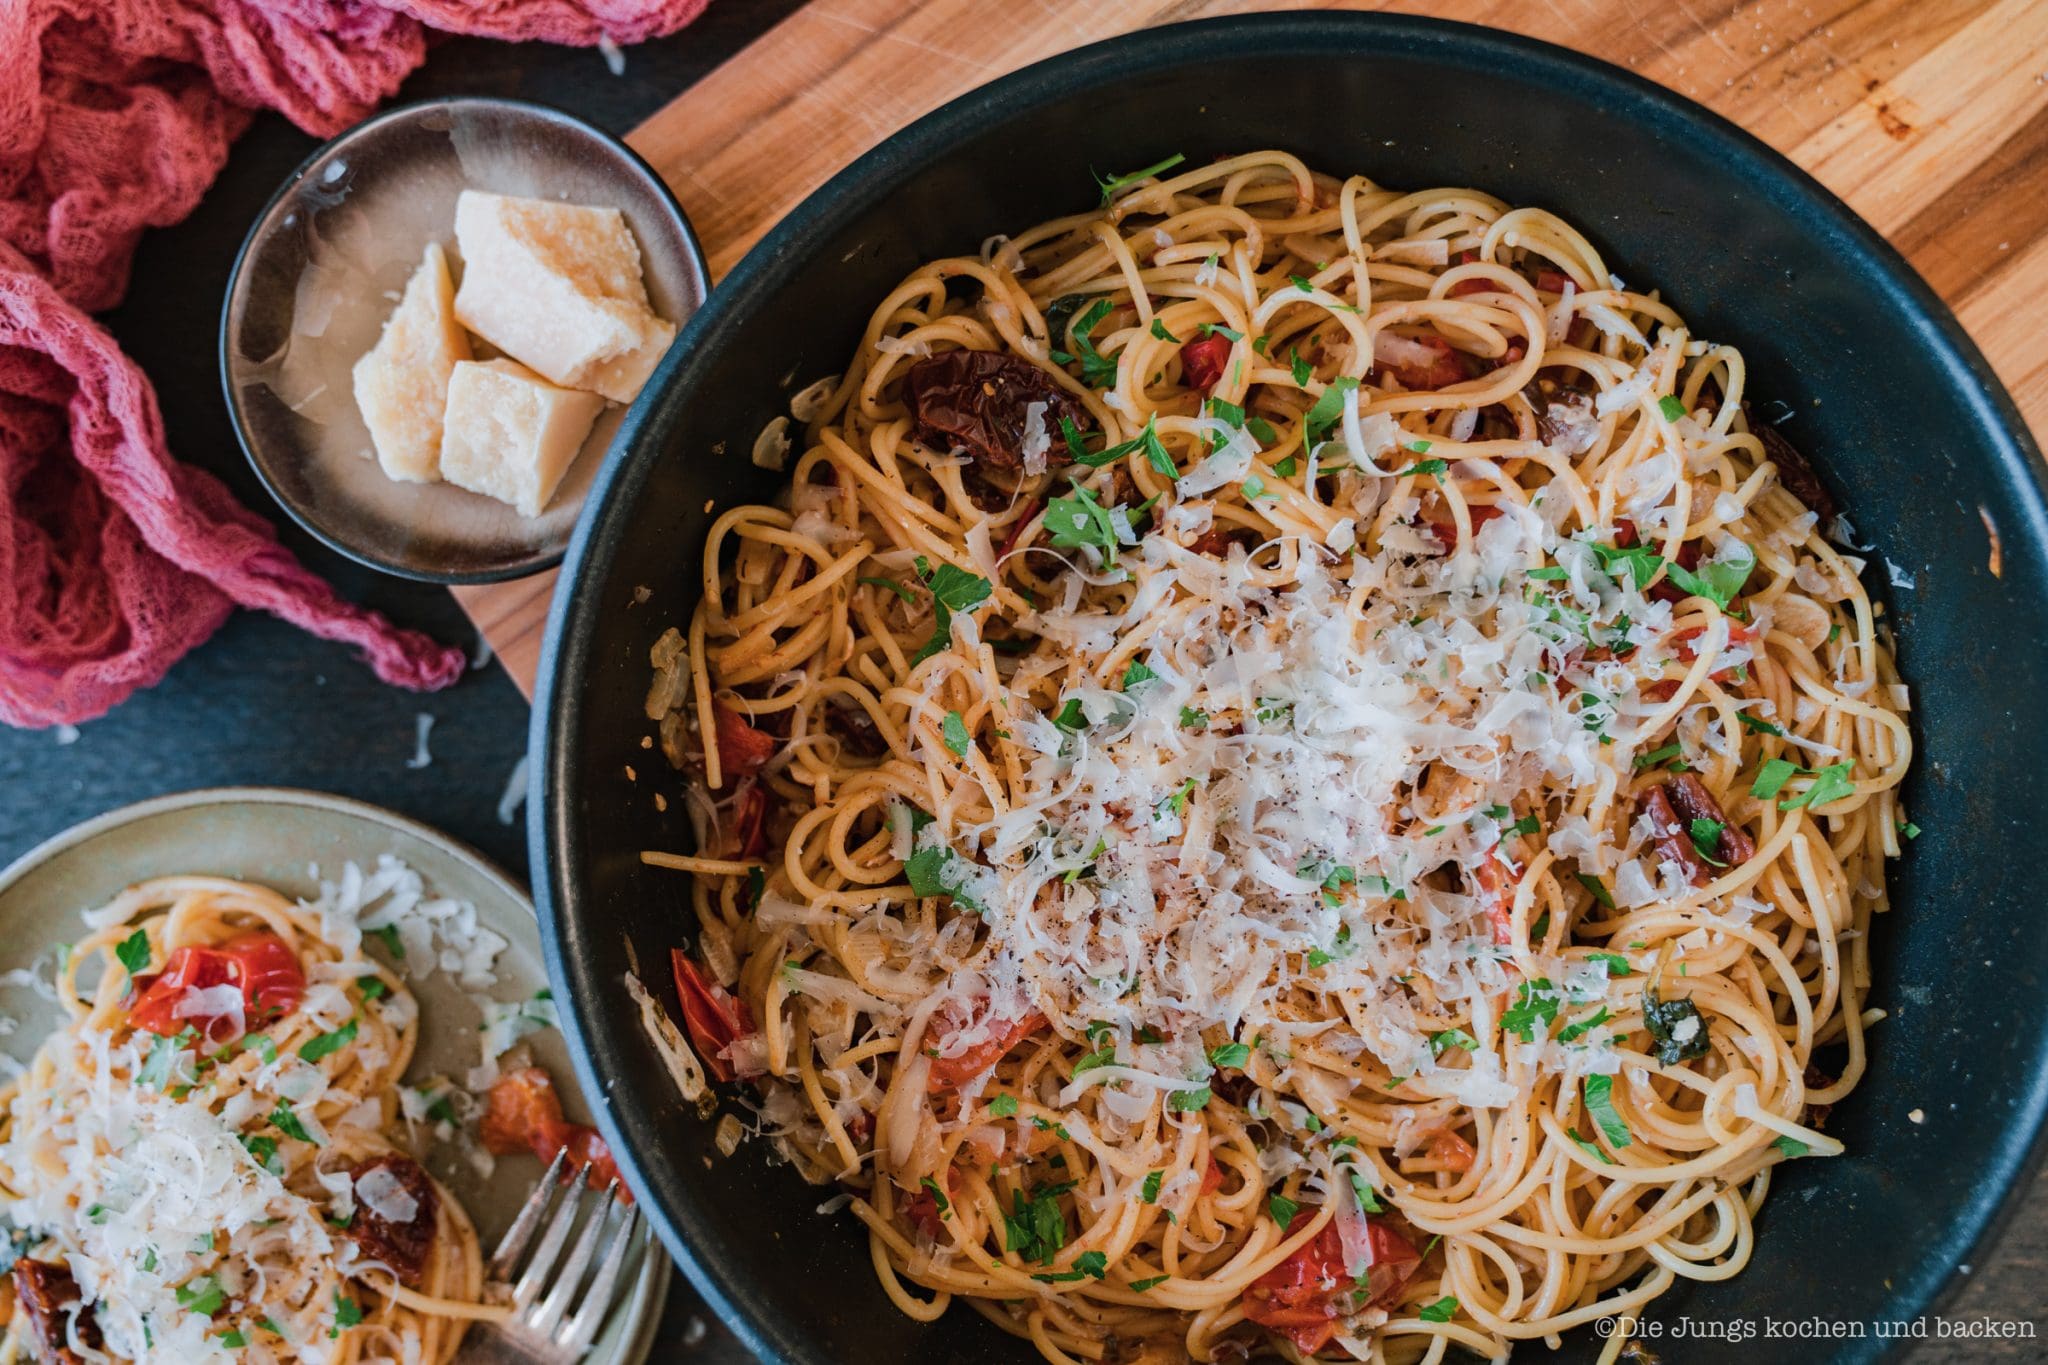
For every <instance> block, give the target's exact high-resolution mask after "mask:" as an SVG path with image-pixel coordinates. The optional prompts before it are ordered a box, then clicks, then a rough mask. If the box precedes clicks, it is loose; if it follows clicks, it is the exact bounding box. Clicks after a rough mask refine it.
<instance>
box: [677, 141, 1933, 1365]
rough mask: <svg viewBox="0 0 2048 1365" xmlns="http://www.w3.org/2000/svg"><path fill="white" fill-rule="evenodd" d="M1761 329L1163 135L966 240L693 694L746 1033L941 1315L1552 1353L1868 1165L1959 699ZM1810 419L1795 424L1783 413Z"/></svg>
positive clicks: (1119, 1348)
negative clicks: (1892, 880) (1892, 1019)
mask: <svg viewBox="0 0 2048 1365" xmlns="http://www.w3.org/2000/svg"><path fill="white" fill-rule="evenodd" d="M1750 394H1751V376H1750V374H1749V372H1748V370H1747V368H1746V366H1745V364H1744V360H1743V356H1742V355H1741V353H1740V352H1739V351H1738V350H1737V349H1736V348H1735V347H1734V346H1732V345H1729V344H1726V343H1725V342H1723V341H1720V340H1713V339H1708V338H1703V337H1699V336H1695V335H1694V334H1693V333H1692V332H1691V330H1690V329H1689V328H1688V327H1687V325H1686V323H1685V320H1684V318H1683V317H1682V316H1681V315H1680V314H1679V313H1678V312H1677V311H1676V310H1675V309H1674V308H1673V307H1672V305H1671V304H1670V303H1669V302H1667V301H1666V299H1665V298H1664V297H1662V296H1661V295H1660V294H1659V293H1658V292H1657V291H1655V290H1654V289H1650V288H1646V287H1643V286H1642V285H1641V283H1640V282H1636V283H1634V284H1631V283H1627V282H1624V281H1623V280H1622V279H1621V278H1619V277H1618V276H1617V275H1616V274H1615V273H1614V272H1613V270H1612V268H1611V267H1610V265H1609V264H1608V263H1607V262H1605V261H1603V260H1602V259H1601V256H1600V254H1599V253H1598V251H1597V250H1596V249H1595V248H1594V247H1593V245H1592V244H1591V243H1590V242H1589V241H1588V240H1587V239H1586V238H1585V237H1584V236H1583V235H1581V233H1580V232H1579V231H1577V230H1576V229H1575V228H1574V227H1573V226H1572V225H1571V224H1569V223H1567V222H1565V221H1564V220H1562V219H1561V218H1559V217H1557V216H1555V215H1554V214H1552V213H1550V212H1547V211H1545V210H1542V209H1538V208H1527V207H1521V208H1518V207H1514V206H1512V205H1509V204H1506V203H1503V202H1501V201H1500V200H1498V199H1496V198H1494V197H1492V196H1490V195H1488V194H1486V193H1484V192H1482V191H1479V190H1473V189H1458V188H1442V189H1424V190H1419V191H1404V190H1398V189H1391V188H1386V187H1382V186H1380V185H1377V184H1375V183H1373V182H1372V181H1370V180H1368V179H1366V178H1364V177H1363V176H1357V175H1353V176H1350V177H1348V178H1340V177H1334V176H1330V175H1325V174H1320V173H1318V172H1315V171H1312V170H1311V169H1310V168H1308V167H1307V166H1305V165H1303V164H1302V163H1301V162H1299V161H1298V160H1296V159H1295V158H1293V157H1292V156H1289V155H1287V154H1285V153H1282V152H1272V151H1266V152H1255V153H1251V154H1247V155H1241V156H1232V157H1227V158H1224V159H1219V160H1217V161H1214V162H1212V163H1210V164H1206V165H1199V166H1198V165H1193V164H1189V163H1186V162H1183V161H1182V160H1181V159H1180V158H1169V159H1168V160H1167V161H1165V162H1162V163H1160V164H1159V165H1157V166H1153V167H1149V168H1147V169H1146V170H1144V171H1142V172H1139V173H1137V174H1135V175H1131V176H1124V177H1118V178H1116V179H1113V180H1109V181H1107V182H1105V183H1104V184H1103V191H1102V197H1101V201H1100V203H1099V205H1097V206H1095V207H1092V208H1090V209H1088V210H1086V211H1083V212H1080V213H1076V214H1073V215H1070V216H1067V217H1062V218H1058V219H1055V220H1053V221H1050V222H1046V223H1043V224H1040V225H1038V226H1036V227H1031V228H1028V229H1026V230H1024V231H1021V232H1017V233H1015V234H1014V235H1012V236H1010V237H1008V238H997V239H994V240H992V241H990V242H988V243H986V244H985V245H984V246H983V247H982V249H981V251H980V252H979V253H977V254H974V255H967V256H961V257H957V258H952V259H945V260H937V261H933V262H931V263H929V264H928V265H925V266H923V267H921V268H919V269H917V270H916V271H914V272H913V273H911V274H910V276H909V277H908V278H906V279H905V280H903V282H902V283H901V284H900V285H899V286H898V287H897V288H896V289H895V290H894V291H893V292H892V293H891V294H890V295H889V296H888V297H887V298H885V299H883V300H881V301H880V303H879V306H878V307H877V308H876V309H875V311H874V313H873V315H872V318H871V319H870V320H869V322H868V324H867V327H866V330H865V332H864V334H863V335H862V336H861V338H860V342H859V345H858V348H857V349H856V351H855V353H854V354H853V355H852V357H851V358H850V361H849V363H848V365H847V368H846V369H845V371H844V372H843V373H842V374H839V375H836V376H833V377H832V378H830V379H827V380H824V381H821V382H820V383H818V384H816V385H814V386H812V387H811V388H809V389H807V390H805V391H804V392H803V393H802V394H800V395H799V397H798V399H797V401H796V403H795V405H794V414H793V415H794V417H795V418H796V422H795V424H794V425H791V426H788V427H787V428H786V429H785V428H784V427H783V426H781V425H778V426H777V427H776V428H772V429H771V430H770V431H768V432H765V433H763V437H762V440H761V441H760V442H759V443H758V444H757V446H756V451H755V454H756V458H757V460H759V461H761V462H765V463H774V464H776V465H778V466H779V467H782V468H784V469H785V470H786V473H787V478H788V483H787V486H786V488H785V490H784V491H783V493H782V494H781V495H780V496H779V497H778V498H776V499H775V500H774V501H773V502H770V503H762V504H758V505H747V506H735V507H729V508H725V509H721V510H719V511H718V512H717V514H716V519H715V521H714V523H713V525H712V528H711V532H710V536H709V539H708V542H707V543H706V545H705V547H704V550H703V558H702V564H701V575H702V580H703V595H702V598H701V602H700V604H699V605H698V607H697V608H696V612H695V615H694V616H693V617H692V618H691V619H690V620H689V621H688V622H687V623H683V622H678V623H677V627H676V629H674V630H671V631H670V632H669V633H668V634H666V635H664V636H663V637H662V639H661V641H660V643H659V644H658V645H657V646H656V648H655V652H654V660H653V663H654V665H655V670H656V672H655V680H654V685H653V689H652V692H651V694H650V696H649V698H648V715H649V717H650V719H653V720H655V721H658V723H659V727H660V739H661V743H662V746H663V748H664V749H665V750H666V751H667V753H668V755H669V757H670V758H671V760H672V761H674V762H675V764H676V765H677V767H678V768H679V769H681V770H682V771H683V773H684V775H685V780H684V782H683V786H684V789H685V795H686V799H687V801H688V809H689V812H690V814H691V816H692V817H693V822H694V825H695V828H696V833H697V846H696V848H695V849H694V850H673V849H669V850H650V851H649V852H648V854H647V855H646V858H647V861H649V862H652V863H657V864H660V865H664V866H669V867H674V868H677V869H679V870H681V871H683V872H685V873H688V874H689V875H690V877H691V897H692V904H693V906H694V911H695V923H694V924H693V925H689V926H679V938H680V936H681V933H682V931H683V930H684V929H688V930H690V931H693V933H694V938H695V946H694V948H693V949H691V950H690V951H683V950H680V949H679V950H678V951H677V953H676V954H675V959H674V964H673V965H674V975H675V978H676V989H677V991H678V993H679V996H680V1003H681V1006H682V1011H683V1017H684V1020H685V1022H686V1023H687V1025H688V1033H689V1040H690V1042H691V1043H692V1044H693V1045H694V1049H693V1050H694V1053H695V1057H696V1059H697V1060H700V1061H701V1062H702V1064H703V1066H704V1067H705V1068H707V1069H708V1070H709V1071H710V1072H711V1073H712V1074H713V1075H714V1076H716V1077H718V1078H720V1079H724V1080H734V1079H738V1080H743V1081H746V1082H750V1083H751V1086H750V1088H749V1089H747V1090H745V1091H743V1092H742V1093H743V1094H744V1095H745V1096H746V1097H747V1099H748V1102H749V1103H750V1104H751V1106H752V1107H753V1109H754V1110H755V1111H756V1114H757V1123H756V1125H755V1126H756V1127H757V1129H758V1131H760V1132H762V1133H763V1134H764V1135H766V1136H767V1137H769V1138H771V1139H772V1140H773V1141H774V1142H775V1143H776V1144H777V1146H778V1147H779V1149H780V1150H781V1151H782V1152H783V1153H784V1154H785V1155H787V1156H788V1157H789V1158H790V1159H791V1160H792V1161H793V1162H794V1163H795V1164H796V1166H797V1167H798V1168H799V1169H800V1170H801V1171H802V1172H803V1173H804V1174H806V1175H807V1176H808V1177H810V1178H812V1179H814V1180H816V1181H819V1182H837V1183H839V1184H840V1185H841V1186H843V1187H844V1191H845V1193H846V1195H847V1196H848V1202H849V1204H850V1208H851V1211H852V1213H853V1214H854V1215H855V1216H857V1217H858V1218H859V1219H860V1220H861V1221H862V1222H863V1223H864V1224H865V1225H866V1228H867V1230H868V1234H869V1240H870V1246H871V1249H872V1260H873V1264H874V1269H875V1272H876V1273H877V1274H878V1275H879V1276H880V1278H881V1282H882V1285H883V1287H884V1289H885V1290H886V1292H887V1294H888V1296H889V1297H890V1298H891V1299H892V1300H893V1301H894V1302H895V1303H896V1304H897V1305H898V1306H899V1307H900V1308H901V1309H902V1310H903V1311H904V1312H905V1313H908V1314H910V1315H912V1316H914V1317H917V1318H921V1319H927V1320H929V1319H933V1318H936V1317H937V1316H938V1315H940V1314H942V1313H944V1312H946V1311H948V1309H949V1308H950V1307H951V1306H952V1305H953V1303H954V1301H955V1300H958V1301H960V1302H962V1303H964V1304H965V1306H967V1307H969V1308H971V1309H973V1310H974V1311H976V1312H979V1313H981V1314H983V1315H985V1316H986V1317H987V1318H988V1319H990V1320H991V1321H992V1322H994V1323H995V1324H996V1325H998V1326H999V1327H1001V1328H1003V1329H1004V1330H1006V1331H1008V1332H1011V1333H1014V1334H1016V1335H1017V1336H1020V1337H1024V1338H1027V1339H1028V1340H1029V1341H1030V1342H1031V1343H1032V1344H1033V1345H1034V1346H1035V1347H1036V1348H1037V1350H1038V1351H1039V1352H1040V1353H1042V1355H1043V1356H1044V1357H1045V1358H1046V1359H1048V1360H1052V1361H1060V1362H1067V1361H1076V1360H1102V1361H1136V1360H1143V1361H1169V1360H1180V1359H1194V1360H1200V1361H1212V1360H1219V1359H1238V1358H1243V1357H1244V1356H1245V1355H1246V1354H1261V1353H1272V1354H1279V1355H1282V1356H1285V1357H1288V1358H1293V1359H1307V1358H1311V1357H1315V1358H1325V1359H1331V1358H1357V1359H1388V1360H1399V1361H1407V1360H1417V1359H1431V1360H1433V1359H1437V1358H1440V1357H1442V1356H1443V1354H1444V1353H1445V1352H1446V1351H1447V1350H1448V1349H1449V1348H1451V1347H1454V1346H1455V1347H1460V1348H1464V1349H1467V1350H1471V1351H1476V1352H1478V1353H1480V1354H1482V1355H1486V1356H1491V1357H1495V1358H1500V1357H1504V1356H1506V1355H1507V1354H1508V1353H1509V1352H1510V1351H1511V1349H1512V1348H1513V1346H1514V1344H1515V1343H1517V1342H1526V1341H1546V1340H1547V1341H1552V1342H1555V1341H1556V1340H1557V1339H1558V1338H1559V1337H1560V1336H1561V1335H1562V1334H1564V1333H1566V1332H1569V1331H1570V1330H1572V1329H1574V1328H1576V1327H1580V1326H1583V1325H1586V1324H1589V1323H1591V1322H1593V1321H1594V1320H1596V1319H1600V1318H1606V1317H1619V1318H1620V1319H1621V1320H1622V1321H1623V1324H1624V1327H1623V1330H1622V1331H1620V1332H1617V1333H1615V1334H1614V1335H1613V1336H1612V1337H1611V1338H1610V1339H1609V1340H1608V1341H1607V1342H1606V1343H1605V1346H1604V1351H1605V1353H1606V1358H1608V1359H1613V1358H1614V1357H1615V1356H1616V1355H1617V1354H1618V1353H1619V1352H1621V1351H1622V1350H1623V1349H1624V1348H1625V1345H1626V1342H1627V1340H1628V1336H1629V1332H1628V1330H1627V1326H1626V1324H1627V1322H1628V1321H1629V1319H1630V1318H1631V1317H1632V1316H1633V1315H1634V1314H1636V1313H1637V1312H1639V1311H1640V1310H1641V1309H1642V1308H1643V1307H1644V1306H1645V1305H1646V1304H1648V1303H1649V1302H1650V1301H1651V1300H1653V1299H1655V1298H1656V1297H1657V1296H1659V1295H1660V1294H1662V1293H1664V1292H1665V1291H1667V1290H1668V1289H1670V1288H1671V1287H1672V1286H1673V1285H1674V1284H1676V1283H1677V1282H1678V1281H1680V1280H1687V1279H1689V1280H1716V1279H1722V1278H1725V1277H1728V1276H1731V1275H1735V1274H1737V1273H1739V1272H1740V1271H1741V1269H1742V1267H1743V1265H1744V1263H1745V1262H1746V1261H1747V1260H1748V1259H1749V1256H1750V1252H1751V1247H1752V1240H1753V1222H1754V1220H1755V1218H1756V1216H1757V1213H1758V1210H1759V1208H1760V1207H1761V1205H1762V1203H1763V1201H1764V1199H1765V1196H1766V1194H1767V1193H1768V1191H1769V1188H1770V1186H1771V1183H1772V1180H1773V1177H1774V1174H1775V1173H1776V1169H1777V1167H1779V1166H1780V1165H1782V1164H1783V1163H1785V1162H1787V1161H1792V1160H1795V1159H1798V1158H1806V1157H1822V1156H1835V1155H1838V1154H1840V1153H1841V1151H1842V1146H1841V1144H1840V1143H1839V1142H1838V1141H1836V1140H1835V1139H1833V1138H1831V1137H1829V1136H1828V1134H1827V1133H1826V1131H1825V1122H1826V1117H1827V1111H1828V1108H1829V1106H1830V1105H1832V1104H1834V1103H1835V1102H1836V1101H1838V1100H1840V1099H1841V1098H1842V1097H1843V1096H1844V1095H1845V1094H1847V1093H1848V1092H1849V1091H1850V1090H1851V1088H1852V1087H1854V1086H1855V1084H1856V1083H1857V1080H1858V1077H1859V1076H1860V1074H1861V1073H1862V1071H1863V1069H1864V1047H1865V1033H1866V1029H1867V1028H1868V1027H1869V1025H1870V1024H1871V1023H1872V1022H1874V1020H1875V1019H1876V1018H1878V1017H1879V1015H1878V1012H1876V1011H1874V1010H1871V1009H1869V1008H1868V1007H1867V1006H1866V1005H1865V1003H1864V994H1865V991H1866V989H1867V985H1868V982H1869V970H1868V955H1869V942H1870V940H1869V936H1868V931H1869V930H1870V927H1871V924H1872V920H1873V917H1874V916H1875V915H1877V914H1878V913H1879V912H1881V911H1883V910H1884V909H1885V908H1886V892H1885V878H1884V864H1885V861H1886V859H1887V858H1889V857H1892V856H1895V855H1897V853H1898V852H1899V850H1900V848H1901V846H1902V841H1904V840H1905V839H1907V838H1909V837H1911V835H1912V834H1913V833H1914V832H1915V830H1914V828H1913V826H1912V825H1911V823H1910V821H1908V819H1907V818H1906V815H1905V813H1904V811H1903V809H1902V807H1901V804H1900V801H1899V797H1898V785H1899V783H1900V782H1901V780H1902V779H1903V777H1904V775H1905V773H1906V770H1907V768H1908V765H1909V761H1910V758H1911V753H1912V743H1911V738H1910V735H1909V732H1908V728H1907V724H1906V720H1905V712H1906V709H1907V693H1906V689H1905V687H1904V685H1903V684H1902V682H1901V680H1900V678H1899V676H1898V674H1897V672H1896V670H1895V667H1894V664H1893V659H1892V651H1891V639H1890V635H1889V631H1888V628H1887V626H1886V623H1885V617H1884V613H1883V609H1882V607H1881V606H1880V604H1878V603H1877V602H1875V601H1873V600H1872V597H1871V595H1870V594H1869V593H1868V592H1867V591H1866V589H1865V587H1864V586H1863V584H1862V581H1861V574H1862V572H1863V571H1864V569H1865V563H1864V560H1863V558H1861V557H1860V556H1859V554H1858V553H1857V552H1856V551H1855V550H1854V549H1852V548H1850V547H1849V545H1848V541H1849V537H1850V535H1851V533H1850V532H1849V531H1848V529H1847V526H1846V523H1843V522H1841V521H1839V519H1838V518H1837V515H1836V509H1835V508H1834V507H1833V506H1832V505H1831V502H1830V498H1829V495H1828V493H1827V491H1826V488H1825V486H1824V485H1823V484H1822V483H1821V481H1820V480H1819V479H1818V478H1817V477H1816V476H1815V473H1814V471H1813V469H1812V468H1811V467H1810V466H1809V465H1808V464H1807V463H1806V461H1805V460H1804V459H1803V458H1801V456H1800V455H1799V453H1798V452H1797V451H1796V450H1795V449H1794V448H1793V447H1792V446H1791V445H1790V444H1789V443H1788V442H1787V441H1786V440H1785V438H1784V437H1783V436H1782V435H1781V434H1780V433H1779V432H1778V430H1777V429H1776V426H1775V425H1774V424H1773V422H1772V421H1771V420H1770V419H1769V416H1768V415H1767V414H1766V412H1765V411H1764V410H1762V409H1760V408H1759V407H1757V406H1755V405H1753V404H1752V403H1751V401H1750ZM1778 415H1780V416H1782V415H1784V414H1783V413H1780V414H1778Z"/></svg>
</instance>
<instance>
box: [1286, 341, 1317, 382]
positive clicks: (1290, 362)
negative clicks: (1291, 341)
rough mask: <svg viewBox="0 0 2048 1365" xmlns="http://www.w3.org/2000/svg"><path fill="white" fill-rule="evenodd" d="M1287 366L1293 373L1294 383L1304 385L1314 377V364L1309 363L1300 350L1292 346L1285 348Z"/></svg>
mask: <svg viewBox="0 0 2048 1365" xmlns="http://www.w3.org/2000/svg"><path fill="white" fill-rule="evenodd" d="M1287 368H1288V371H1289V372H1290V373H1291V374H1293V376H1294V382H1295V383H1296V384H1302V385H1306V384H1307V383H1308V381H1309V380H1311V379H1313V378H1315V374H1316V368H1315V366H1313V365H1311V364H1309V363H1308V361H1307V360H1306V359H1304V358H1303V356H1302V354H1301V352H1300V351H1298V350H1296V349H1295V348H1294V347H1292V346H1290V347H1288V348H1287Z"/></svg>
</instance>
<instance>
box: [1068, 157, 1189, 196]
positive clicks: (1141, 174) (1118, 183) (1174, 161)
mask: <svg viewBox="0 0 2048 1365" xmlns="http://www.w3.org/2000/svg"><path fill="white" fill-rule="evenodd" d="M1187 159H1188V158H1187V153H1185V152H1175V153H1174V154H1173V155H1172V156H1169V157H1166V158H1164V159H1163V160H1159V161H1155V162H1153V163H1152V164H1151V165H1149V166H1147V167H1146V168H1145V169H1144V170H1142V171H1132V172H1131V173H1130V174H1128V175H1112V176H1110V177H1108V178H1107V179H1105V178H1103V177H1102V176H1099V175H1097V176H1095V184H1096V186H1097V187H1098V188H1100V189H1101V191H1102V204H1101V207H1103V208H1108V207H1109V205H1110V201H1112V200H1114V199H1115V198H1116V197H1117V195H1118V194H1120V193H1122V192H1123V191H1124V190H1127V189H1129V188H1130V187H1131V186H1133V185H1135V184H1137V183H1138V182H1140V181H1142V180H1150V179H1151V178H1152V177H1153V176H1155V175H1158V174H1160V173H1161V172H1163V171H1170V170H1172V169H1173V168H1174V167H1175V166H1178V165H1180V163H1181V162H1183V161H1186V160H1187ZM1089 174H1090V175H1094V172H1093V171H1090V172H1089Z"/></svg>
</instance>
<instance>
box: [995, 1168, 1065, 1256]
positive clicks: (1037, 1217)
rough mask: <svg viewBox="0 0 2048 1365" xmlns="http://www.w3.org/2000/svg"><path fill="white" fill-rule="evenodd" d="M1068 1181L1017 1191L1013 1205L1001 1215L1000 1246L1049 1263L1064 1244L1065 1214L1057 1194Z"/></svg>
mask: <svg viewBox="0 0 2048 1365" xmlns="http://www.w3.org/2000/svg"><path fill="white" fill-rule="evenodd" d="M1071 1188H1072V1185H1071V1184H1068V1185H1045V1186H1040V1187H1039V1188H1038V1189H1036V1190H1034V1191H1033V1192H1032V1193H1030V1194H1026V1193H1025V1192H1024V1191H1022V1190H1019V1191H1017V1202H1016V1207H1015V1208H1014V1209H1012V1210H1011V1212H1009V1213H1008V1214H1005V1215H1004V1217H1003V1246H1004V1249H1005V1250H1008V1251H1012V1252H1015V1253H1016V1254H1017V1255H1019V1256H1022V1257H1024V1258H1025V1259H1027V1260H1034V1261H1037V1262H1038V1263H1039V1264H1041V1265H1050V1264H1051V1263H1052V1258H1053V1257H1054V1256H1056V1255H1058V1254H1059V1249H1060V1248H1061V1247H1063V1246H1065V1245H1066V1244H1067V1216H1066V1214H1065V1213H1064V1212H1062V1211H1061V1209H1060V1199H1059V1197H1060V1195H1062V1194H1064V1193H1066V1191H1067V1190H1069V1189H1071Z"/></svg>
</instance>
